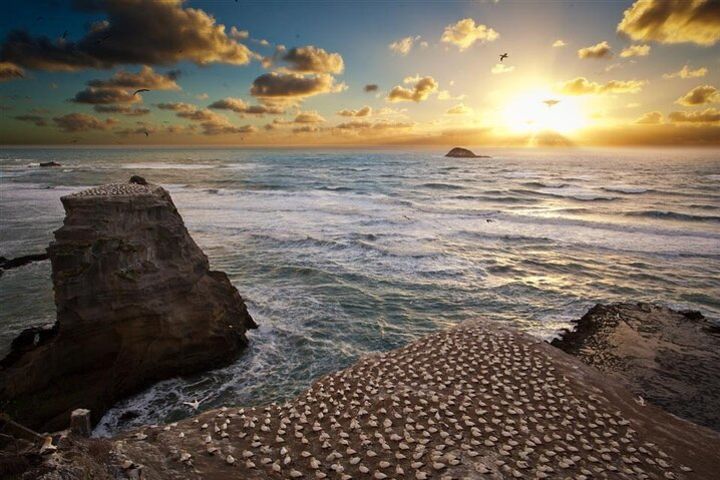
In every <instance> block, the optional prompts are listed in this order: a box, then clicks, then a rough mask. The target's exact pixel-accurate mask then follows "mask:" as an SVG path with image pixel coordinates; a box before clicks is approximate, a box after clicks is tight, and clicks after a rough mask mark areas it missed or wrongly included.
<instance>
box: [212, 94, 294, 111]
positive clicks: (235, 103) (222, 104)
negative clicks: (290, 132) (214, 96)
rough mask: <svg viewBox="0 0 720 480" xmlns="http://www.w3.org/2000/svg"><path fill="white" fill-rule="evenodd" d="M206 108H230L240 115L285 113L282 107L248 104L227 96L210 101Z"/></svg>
mask: <svg viewBox="0 0 720 480" xmlns="http://www.w3.org/2000/svg"><path fill="white" fill-rule="evenodd" d="M208 108H214V109H217V110H232V111H233V112H235V113H239V114H241V115H245V114H247V115H266V114H267V115H280V114H282V113H285V111H284V109H282V108H281V107H278V106H270V105H248V104H247V103H245V102H244V101H243V100H242V99H240V98H233V97H227V98H224V99H222V100H217V101H215V102H213V103H211V104H210V105H209V106H208Z"/></svg>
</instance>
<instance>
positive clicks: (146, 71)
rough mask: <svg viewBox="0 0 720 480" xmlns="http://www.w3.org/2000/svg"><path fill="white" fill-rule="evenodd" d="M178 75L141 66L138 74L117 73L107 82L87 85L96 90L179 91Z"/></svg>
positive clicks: (90, 82) (91, 82) (175, 71)
mask: <svg viewBox="0 0 720 480" xmlns="http://www.w3.org/2000/svg"><path fill="white" fill-rule="evenodd" d="M179 75H180V72H179V71H177V70H171V71H170V72H168V73H166V74H164V75H163V74H160V73H156V72H155V71H154V70H153V69H152V68H151V67H148V66H147V65H143V66H142V68H141V69H140V71H139V72H138V73H130V72H125V71H119V72H117V73H116V74H115V75H113V76H112V77H111V78H109V79H107V80H90V81H89V82H88V83H87V84H88V86H91V87H97V88H122V89H131V90H132V89H138V88H147V89H150V90H180V86H179V85H178V84H177V83H176V82H175V80H176V79H177V78H178V76H179Z"/></svg>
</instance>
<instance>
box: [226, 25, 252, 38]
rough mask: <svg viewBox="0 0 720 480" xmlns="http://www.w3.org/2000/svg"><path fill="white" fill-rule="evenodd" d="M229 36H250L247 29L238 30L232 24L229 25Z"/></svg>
mask: <svg viewBox="0 0 720 480" xmlns="http://www.w3.org/2000/svg"><path fill="white" fill-rule="evenodd" d="M230 36H231V37H232V38H234V39H235V40H245V39H246V38H248V37H250V32H248V31H247V30H238V28H237V27H235V26H232V27H230Z"/></svg>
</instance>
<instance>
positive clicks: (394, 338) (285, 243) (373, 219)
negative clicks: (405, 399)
mask: <svg viewBox="0 0 720 480" xmlns="http://www.w3.org/2000/svg"><path fill="white" fill-rule="evenodd" d="M477 151H479V152H480V153H483V154H490V155H492V156H493V158H491V159H457V158H453V159H451V158H445V157H443V153H444V152H443V151H440V149H438V150H432V151H431V150H411V151H401V150H289V149H287V150H283V149H276V150H267V149H257V150H253V149H227V150H222V149H215V148H206V149H194V148H150V149H120V148H105V149H97V148H75V149H70V148H62V149H57V148H56V149H52V148H3V149H0V255H3V256H5V257H9V258H12V257H15V256H19V255H24V254H29V253H36V252H40V251H42V250H43V249H44V248H45V247H46V246H47V244H48V243H49V242H50V241H51V240H52V232H53V230H55V229H56V228H58V227H59V226H60V225H61V223H62V218H63V210H62V206H61V205H60V201H59V198H60V197H61V196H63V195H67V194H69V193H72V192H74V191H77V190H80V189H83V188H86V187H89V186H93V185H97V184H102V183H108V182H120V181H126V180H127V179H128V178H129V177H130V176H131V175H142V176H144V177H145V178H146V179H147V180H148V181H150V182H153V183H158V184H161V185H163V186H164V187H165V188H167V189H168V190H169V191H170V193H171V194H172V197H173V200H174V202H175V204H176V205H177V207H178V210H179V211H180V213H181V215H182V216H183V218H184V220H185V223H186V225H187V227H188V230H189V231H190V233H191V235H192V236H193V238H194V239H195V241H196V242H197V243H198V244H199V245H200V246H201V248H202V249H203V250H204V251H205V253H206V254H207V256H208V257H209V259H210V264H211V267H212V268H213V269H217V270H223V271H225V272H226V273H227V274H228V275H229V276H230V279H231V281H232V282H233V284H234V285H235V286H236V287H237V288H238V290H239V291H240V293H241V295H242V296H243V297H244V298H245V299H246V301H247V303H248V308H249V310H250V312H251V314H252V315H253V317H254V318H255V320H256V321H257V323H258V324H259V325H260V328H259V329H258V330H255V331H251V332H249V335H248V336H249V339H250V346H249V348H248V349H247V350H246V352H245V353H244V354H243V355H242V356H241V357H240V358H239V359H238V360H237V361H236V362H235V363H233V364H232V365H230V366H228V367H226V368H222V369H219V370H215V371H212V372H206V373H203V374H199V375H194V376H192V377H189V378H182V379H171V380H167V381H164V382H161V383H159V384H157V385H155V386H153V387H151V388H149V389H148V390H146V391H145V392H142V393H140V394H138V395H136V396H134V397H132V398H129V399H127V400H125V401H122V402H120V403H119V404H118V405H116V406H115V407H114V408H113V409H112V410H111V411H109V412H108V413H107V415H105V417H104V418H103V420H102V421H101V422H100V424H99V425H98V427H97V429H96V434H98V435H108V434H112V433H115V432H117V431H119V430H122V429H126V428H131V427H133V426H137V425H141V424H147V423H161V422H169V421H174V420H177V419H180V418H184V417H186V416H189V415H191V414H193V413H194V412H193V411H192V410H190V409H189V407H187V406H186V405H184V404H183V402H184V401H189V400H194V399H197V400H201V402H202V403H201V406H200V409H207V408H211V407H216V406H219V405H221V404H237V405H257V404H263V403H267V402H271V401H282V400H284V399H287V398H289V397H292V396H294V395H296V394H297V393H298V392H300V391H302V390H303V389H305V388H307V387H308V386H309V385H310V384H311V383H312V382H313V381H314V380H315V379H317V378H318V377H320V376H322V375H323V374H325V373H328V372H332V371H335V370H338V369H341V368H343V367H345V366H347V365H349V364H351V363H352V362H353V361H355V360H356V359H357V358H359V357H361V356H363V355H366V354H370V353H372V352H377V351H384V350H388V349H392V348H395V347H398V346H401V345H404V344H406V343H407V342H409V341H411V340H413V339H416V338H418V337H420V336H422V335H423V334H425V333H428V332H431V331H434V330H437V329H441V328H444V327H446V326H449V325H454V324H457V323H459V322H461V321H463V320H467V319H481V320H482V321H485V322H499V323H506V324H512V325H514V326H515V327H517V328H519V329H521V330H523V331H526V332H529V333H531V334H533V335H536V336H538V337H540V338H545V339H549V338H552V337H553V336H554V335H556V334H557V332H558V331H559V330H560V329H562V328H565V327H568V326H570V321H571V320H572V319H576V318H579V317H580V316H581V315H582V314H583V313H584V312H585V311H586V310H587V309H588V308H589V307H591V306H592V305H593V304H595V303H596V302H611V301H653V302H661V303H664V304H667V305H670V306H673V307H677V308H691V309H697V310H700V311H702V312H703V313H704V314H705V315H706V316H708V317H710V318H711V319H716V320H717V319H720V152H718V151H717V150H707V149H689V150H688V149H662V150H661V149H658V150H652V149H627V150H620V149H548V150H543V149H524V150H509V149H491V150H486V149H477ZM50 160H53V161H56V162H59V163H61V164H62V167H59V168H39V167H38V164H39V162H44V161H50ZM0 306H1V307H0V356H2V355H4V354H6V353H7V351H8V349H9V345H10V342H11V340H12V338H13V337H14V336H15V335H16V334H17V333H18V332H19V331H20V330H21V329H23V328H25V327H27V326H29V325H33V324H37V323H47V322H51V321H53V320H54V304H53V294H52V283H51V281H50V265H49V262H47V261H45V262H39V263H34V264H30V265H28V266H25V267H21V268H18V269H15V270H9V271H6V272H5V273H4V275H3V276H2V277H0Z"/></svg>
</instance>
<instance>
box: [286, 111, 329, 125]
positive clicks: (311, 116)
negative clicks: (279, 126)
mask: <svg viewBox="0 0 720 480" xmlns="http://www.w3.org/2000/svg"><path fill="white" fill-rule="evenodd" d="M324 122H325V119H324V118H323V117H322V116H321V115H320V114H319V113H317V112H300V113H298V115H297V116H296V117H295V120H293V123H324Z"/></svg>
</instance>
